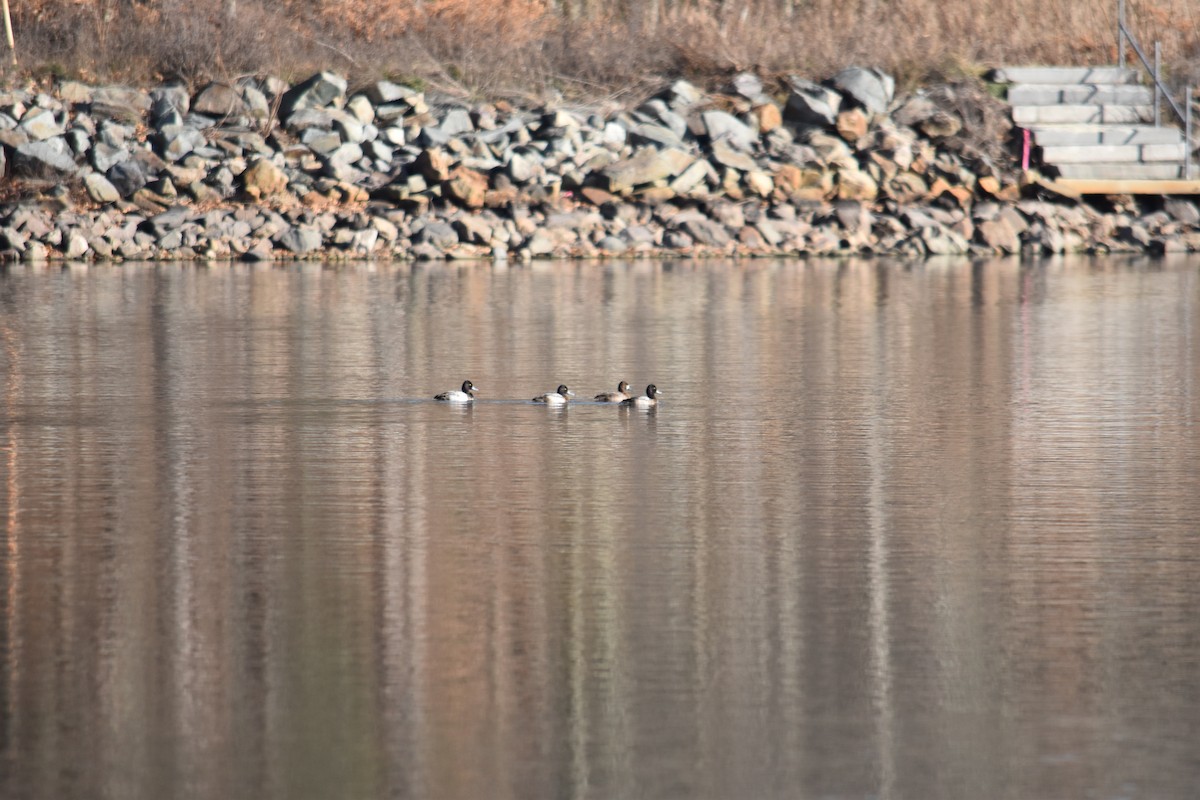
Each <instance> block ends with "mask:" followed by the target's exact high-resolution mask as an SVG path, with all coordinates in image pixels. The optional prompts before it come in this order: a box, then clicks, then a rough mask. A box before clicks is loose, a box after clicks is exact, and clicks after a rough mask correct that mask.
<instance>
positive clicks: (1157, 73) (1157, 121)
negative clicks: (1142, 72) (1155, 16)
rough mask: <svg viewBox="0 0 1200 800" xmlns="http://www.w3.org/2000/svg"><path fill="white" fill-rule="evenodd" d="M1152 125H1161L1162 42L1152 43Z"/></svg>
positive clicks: (1159, 126)
mask: <svg viewBox="0 0 1200 800" xmlns="http://www.w3.org/2000/svg"><path fill="white" fill-rule="evenodd" d="M1154 127H1156V128H1161V127H1162V42H1155V43H1154Z"/></svg>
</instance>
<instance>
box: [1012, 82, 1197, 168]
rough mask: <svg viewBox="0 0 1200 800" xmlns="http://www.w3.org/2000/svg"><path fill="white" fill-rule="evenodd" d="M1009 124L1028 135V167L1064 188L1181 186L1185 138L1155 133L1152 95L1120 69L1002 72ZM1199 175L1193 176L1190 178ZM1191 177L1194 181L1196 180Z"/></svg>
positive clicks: (1167, 129) (1174, 131)
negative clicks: (1106, 184) (1137, 183)
mask: <svg viewBox="0 0 1200 800" xmlns="http://www.w3.org/2000/svg"><path fill="white" fill-rule="evenodd" d="M993 80H995V81H996V82H997V83H1005V84H1008V102H1009V105H1011V106H1012V116H1013V122H1014V123H1015V124H1016V125H1017V126H1018V127H1020V128H1024V129H1025V130H1027V131H1029V132H1030V134H1031V139H1032V142H1031V143H1032V146H1033V150H1032V156H1033V161H1032V163H1033V164H1034V165H1036V166H1037V168H1038V169H1039V170H1040V171H1041V172H1042V173H1043V174H1045V175H1046V176H1047V177H1051V178H1059V179H1062V180H1064V181H1077V182H1082V181H1087V182H1099V181H1107V182H1133V181H1141V182H1145V181H1180V180H1183V179H1184V178H1186V177H1189V176H1187V175H1186V170H1185V167H1184V162H1185V156H1186V152H1187V144H1186V143H1185V141H1184V138H1185V137H1184V133H1183V131H1181V130H1180V129H1179V128H1177V127H1173V126H1169V125H1167V124H1166V118H1165V116H1164V117H1163V121H1164V124H1163V125H1162V126H1161V127H1155V125H1154V124H1153V122H1154V90H1153V89H1152V88H1150V87H1149V86H1144V85H1142V84H1141V83H1139V75H1138V73H1137V72H1136V71H1135V70H1132V69H1123V68H1120V67H1004V68H1001V69H997V70H995V71H994V72H993ZM1197 172H1200V170H1197V169H1195V168H1194V169H1193V173H1197ZM1191 177H1193V178H1195V177H1197V176H1196V175H1192V176H1191Z"/></svg>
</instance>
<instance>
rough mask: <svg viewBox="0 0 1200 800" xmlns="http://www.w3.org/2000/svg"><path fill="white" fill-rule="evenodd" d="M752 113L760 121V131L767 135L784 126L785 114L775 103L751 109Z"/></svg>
mask: <svg viewBox="0 0 1200 800" xmlns="http://www.w3.org/2000/svg"><path fill="white" fill-rule="evenodd" d="M750 113H751V114H753V115H754V118H755V119H756V120H758V130H759V132H760V133H763V134H766V133H770V132H771V131H773V130H775V129H776V128H778V127H779V126H780V125H782V124H783V112H781V111H780V110H779V106H777V105H775V104H774V103H763V104H761V105H757V106H755V107H754V108H752V109H750Z"/></svg>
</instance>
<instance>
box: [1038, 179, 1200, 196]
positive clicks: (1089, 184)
mask: <svg viewBox="0 0 1200 800" xmlns="http://www.w3.org/2000/svg"><path fill="white" fill-rule="evenodd" d="M1030 177H1031V176H1030ZM1023 182H1025V183H1038V184H1041V185H1043V186H1045V187H1046V188H1047V189H1050V190H1051V191H1054V192H1058V193H1060V194H1063V195H1068V196H1075V197H1078V196H1080V195H1085V194H1157V195H1200V180H1190V181H1185V180H1170V181H1153V180H1099V179H1085V178H1057V179H1050V178H1044V177H1042V176H1040V175H1039V176H1037V177H1036V178H1033V179H1032V180H1030V179H1029V177H1027V179H1026V180H1025V181H1023Z"/></svg>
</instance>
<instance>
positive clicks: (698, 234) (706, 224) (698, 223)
mask: <svg viewBox="0 0 1200 800" xmlns="http://www.w3.org/2000/svg"><path fill="white" fill-rule="evenodd" d="M679 228H680V230H682V231H683V232H684V233H686V234H687V235H688V236H689V237H691V239H692V241H694V242H697V243H699V244H702V245H705V246H707V247H724V246H725V245H727V244H729V242H730V241H731V238H730V236H729V232H728V231H727V230H725V227H724V226H723V225H720V224H719V223H716V222H713V221H712V220H710V219H703V218H699V217H697V218H692V219H687V220H684V222H683V223H682V224H681V225H680V226H679Z"/></svg>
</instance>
